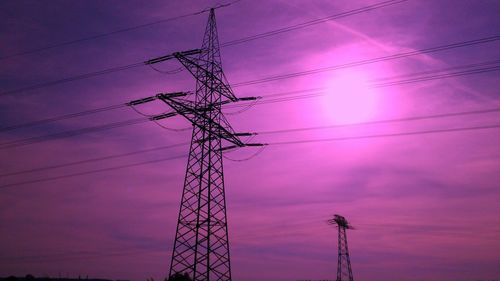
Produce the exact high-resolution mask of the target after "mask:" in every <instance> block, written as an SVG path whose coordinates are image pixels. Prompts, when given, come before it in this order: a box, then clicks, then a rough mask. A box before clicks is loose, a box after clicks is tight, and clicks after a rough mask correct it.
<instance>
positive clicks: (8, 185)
mask: <svg viewBox="0 0 500 281" xmlns="http://www.w3.org/2000/svg"><path fill="white" fill-rule="evenodd" d="M185 157H187V154H184V155H178V156H174V157H168V158H161V159H156V160H149V161H143V162H137V163H132V164H125V165H119V166H113V167H109V168H103V169H95V170H89V171H84V172H79V173H73V174H67V175H62V176H55V177H48V178H42V179H36V180H28V181H22V182H17V183H12V184H5V185H0V188H7V187H12V186H18V185H26V184H31V183H39V182H46V181H53V180H58V179H64V178H71V177H77V176H83V175H88V174H95V173H101V172H108V171H113V170H118V169H124V168H130V167H136V166H142V165H146V164H154V163H159V162H164V161H170V160H175V159H180V158H185Z"/></svg>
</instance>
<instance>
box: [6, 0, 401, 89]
mask: <svg viewBox="0 0 500 281" xmlns="http://www.w3.org/2000/svg"><path fill="white" fill-rule="evenodd" d="M404 1H407V0H397V1H396V0H391V1H384V2H381V3H380V5H381V6H380V7H379V6H378V4H374V5H370V6H366V7H362V8H359V9H356V10H353V11H357V12H355V13H352V12H353V11H348V12H344V13H341V14H338V15H334V16H331V17H335V16H339V15H342V17H346V16H348V15H351V13H352V15H355V14H359V13H361V11H360V10H363V11H365V12H367V11H371V10H373V9H376V8H381V7H385V6H387V5H388V3H389V2H404ZM236 2H239V1H233V2H231V3H229V4H222V5H219V6H218V7H219V8H222V7H227V6H229V5H232V4H234V3H236ZM206 11H208V9H205V10H202V11H200V12H197V13H196V14H199V13H204V12H206ZM181 17H185V16H181ZM320 20H322V21H319V22H318V23H320V22H325V21H326V20H325V19H320ZM152 24H154V23H152ZM149 25H151V24H149ZM294 26H295V28H294V29H292V30H296V29H298V28H299V27H297V25H294ZM290 27H293V26H290ZM304 27H305V26H304ZM285 28H287V27H285ZM285 28H281V29H278V30H282V29H285ZM278 30H275V31H278ZM271 32H272V31H268V32H265V33H262V34H260V35H262V36H264V35H265V36H264V37H268V36H271V35H273V34H270V33H271ZM279 33H282V32H279ZM113 34H114V33H113ZM255 36H256V35H254V36H250V37H245V38H241V39H238V40H243V39H244V40H245V42H248V41H251V40H254V39H258V38H254V37H255ZM99 37H102V36H99ZM252 38H254V39H252ZM76 41H79V42H83V41H86V40H85V39H83V40H76ZM234 41H236V40H233V43H230V42H228V43H230V44H229V45H227V46H230V45H234V44H236V43H234ZM75 43H76V42H75ZM228 43H226V44H228ZM239 43H242V42H238V43H237V44H239ZM66 45H67V44H66ZM222 45H223V44H222ZM42 49H43V48H42ZM45 49H47V48H45ZM35 51H36V50H35ZM35 51H32V52H35ZM144 65H145V64H144V62H142V61H141V62H136V63H132V64H128V65H124V66H119V67H111V68H108V69H104V70H101V71H95V72H88V73H85V74H80V75H76V76H71V77H67V78H62V79H57V80H54V81H49V82H43V83H40V84H35V85H31V86H26V87H20V88H17V89H12V90H8V91H5V92H0V96H3V95H12V94H15V93H22V92H26V91H30V90H35V89H40V88H44V87H48V86H53V85H57V84H61V83H67V82H72V81H76V80H81V79H87V78H91V77H95V76H100V75H104V74H109V73H113V72H117V71H122V70H126V69H131V68H136V67H139V66H144ZM157 71H158V70H157Z"/></svg>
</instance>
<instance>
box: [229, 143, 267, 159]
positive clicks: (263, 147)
mask: <svg viewBox="0 0 500 281" xmlns="http://www.w3.org/2000/svg"><path fill="white" fill-rule="evenodd" d="M264 149H266V146H261V147H260V148H259V149H257V151H256V152H254V153H253V154H252V155H250V156H248V157H246V158H242V159H234V158H229V157H227V156H226V155H224V154H222V157H224V158H225V159H227V160H229V161H233V162H243V161H248V160H250V159H252V158H255V157H256V156H257V155H259V154H261V153H262V152H263V151H264ZM232 151H235V150H232Z"/></svg>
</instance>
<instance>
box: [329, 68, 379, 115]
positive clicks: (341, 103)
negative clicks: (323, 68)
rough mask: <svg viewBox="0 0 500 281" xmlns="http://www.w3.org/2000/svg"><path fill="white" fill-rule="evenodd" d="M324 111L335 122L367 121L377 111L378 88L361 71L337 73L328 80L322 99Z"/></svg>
mask: <svg viewBox="0 0 500 281" xmlns="http://www.w3.org/2000/svg"><path fill="white" fill-rule="evenodd" d="M321 104H322V107H323V109H324V112H325V113H326V115H327V116H328V118H329V119H331V120H333V121H334V123H335V124H349V123H359V122H365V121H368V120H370V119H372V118H373V117H374V115H375V114H376V113H377V104H378V99H377V93H376V89H374V88H373V87H371V86H370V85H369V84H368V79H367V77H366V75H364V74H363V73H361V72H353V71H351V72H342V73H340V72H339V73H337V74H335V76H333V77H332V78H331V79H329V80H328V82H327V87H326V93H325V95H324V97H323V98H322V100H321Z"/></svg>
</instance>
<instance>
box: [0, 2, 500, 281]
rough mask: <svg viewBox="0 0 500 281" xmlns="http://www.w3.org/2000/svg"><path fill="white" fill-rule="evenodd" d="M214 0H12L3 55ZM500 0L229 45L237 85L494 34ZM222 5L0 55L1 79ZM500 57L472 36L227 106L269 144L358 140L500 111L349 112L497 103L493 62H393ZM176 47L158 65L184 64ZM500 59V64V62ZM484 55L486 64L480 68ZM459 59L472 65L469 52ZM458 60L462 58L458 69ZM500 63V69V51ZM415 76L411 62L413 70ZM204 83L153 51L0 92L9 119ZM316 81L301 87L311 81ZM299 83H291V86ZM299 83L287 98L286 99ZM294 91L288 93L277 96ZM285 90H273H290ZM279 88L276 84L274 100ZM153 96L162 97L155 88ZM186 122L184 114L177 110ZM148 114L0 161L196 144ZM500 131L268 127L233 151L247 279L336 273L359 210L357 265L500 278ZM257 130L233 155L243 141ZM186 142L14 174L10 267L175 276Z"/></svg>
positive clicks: (305, 14) (253, 8) (174, 123)
mask: <svg viewBox="0 0 500 281" xmlns="http://www.w3.org/2000/svg"><path fill="white" fill-rule="evenodd" d="M218 3H221V2H217V1H1V2H0V34H1V36H0V38H1V40H0V57H5V56H8V55H11V54H16V53H19V52H23V51H27V50H32V49H36V48H40V47H45V46H49V45H52V44H55V43H60V42H66V41H71V40H75V39H79V38H84V37H89V36H93V35H97V34H101V33H106V32H110V31H114V30H118V29H121V28H125V27H130V26H136V25H140V24H144V23H149V22H154V21H158V20H162V19H165V18H170V17H176V16H179V15H184V14H189V13H193V12H196V11H200V10H202V9H204V8H207V7H211V6H214V5H216V4H218ZM374 3H377V1H371V0H370V1H348V0H339V1H319V0H317V1H305V0H302V1H289V0H286V1H285V0H283V1H263V0H259V1H249V0H243V1H240V2H238V3H235V4H233V5H231V6H229V7H226V8H223V9H219V10H217V11H216V16H217V24H218V30H219V39H220V41H221V42H228V41H231V40H235V39H240V38H243V37H247V36H251V35H255V34H259V33H262V32H266V31H270V30H275V29H278V28H282V27H287V26H291V25H294V24H299V23H302V22H306V21H309V20H313V19H317V18H323V17H326V16H330V15H335V14H339V13H341V12H344V11H349V10H354V9H357V8H361V7H364V6H367V5H370V4H374ZM499 14H500V1H495V0H490V1H489V0H481V1H473V0H459V1H455V0H436V1H431V0H420V1H418V0H410V1H407V2H403V3H399V4H396V5H393V6H389V7H384V8H380V9H377V10H373V11H370V12H365V13H360V14H357V15H352V16H349V17H345V18H341V19H337V20H335V21H329V22H325V23H321V24H317V25H312V26H309V27H306V28H303V29H298V30H294V31H290V32H286V33H282V34H278V35H275V36H270V37H266V38H262V39H258V40H254V41H250V42H246V43H242V44H238V45H234V46H229V47H225V48H222V49H221V55H222V60H223V66H224V71H225V73H226V76H227V78H228V80H229V82H230V83H233V84H235V83H240V82H246V81H249V80H254V79H260V78H266V77H269V76H274V75H281V74H288V73H292V72H300V71H305V70H310V69H317V68H321V67H328V66H334V65H339V64H343V63H349V62H353V61H360V60H365V59H371V58H376V57H382V56H388V55H392V54H398V53H403V52H410V51H414V50H420V49H424V48H429V47H435V46H441V45H447V44H451V43H456V42H462V41H468V40H474V39H480V38H485V37H491V36H498V35H499V33H498V31H500V18H499V16H498V15H499ZM207 16H208V14H207V13H204V14H200V15H196V16H190V17H185V18H183V19H179V20H175V21H171V22H167V23H162V24H157V25H152V26H149V27H144V28H140V29H137V30H133V31H130V32H124V33H119V34H115V35H112V36H108V37H104V38H100V39H96V40H89V41H85V42H82V43H78V44H73V45H68V46H64V47H59V48H53V49H50V50H45V51H41V52H36V53H32V54H28V55H23V56H16V57H11V58H5V59H2V60H0V77H1V78H0V92H7V91H9V90H13V89H17V88H21V87H24V86H30V85H34V84H39V83H43V82H47V81H52V80H57V79H60V78H65V77H71V76H75V75H79V74H82V73H87V72H93V71H98V70H102V69H106V68H109V67H115V66H120V65H128V64H131V63H136V62H141V61H145V60H147V59H150V58H153V57H157V56H160V55H165V54H169V53H172V52H175V51H182V50H188V49H194V48H199V47H200V46H201V40H202V36H203V32H204V29H205V24H206V21H207ZM498 59H500V43H499V41H498V40H497V41H494V42H490V43H484V44H477V45H473V46H468V47H461V48H456V49H452V50H447V51H440V52H435V53H429V54H423V55H415V56H411V57H408V58H402V59H397V60H389V61H383V62H378V63H373V64H368V65H362V66H358V67H351V68H345V69H340V70H337V71H327V72H321V73H317V74H313V75H307V76H300V77H296V78H293V79H283V80H278V81H274V82H269V83H260V84H255V85H249V86H240V87H235V88H234V91H235V94H236V95H237V96H239V97H243V96H255V95H258V96H263V97H266V96H271V95H273V94H279V93H285V92H290V91H300V90H304V89H312V88H321V89H322V90H320V91H318V90H316V91H315V92H314V93H320V95H314V96H313V97H308V98H296V99H292V100H288V101H282V102H274V103H271V102H269V103H264V104H261V105H256V106H254V107H252V108H250V109H249V110H247V111H244V112H241V113H238V111H239V110H240V109H242V108H228V109H227V110H226V112H227V113H238V114H233V115H228V119H229V120H230V121H231V124H232V125H233V128H235V130H237V131H240V132H261V134H260V135H258V136H257V137H256V138H255V139H254V142H264V143H271V144H272V143H277V142H290V141H298V140H318V139H331V138H350V137H356V136H373V135H388V134H399V133H406V132H421V131H429V130H441V129H451V128H462V127H468V128H470V127H481V126H495V125H500V124H499V123H498V121H497V120H498V119H499V117H500V113H499V112H497V113H495V112H492V113H487V114H476V115H460V116H455V117H448V118H434V119H426V120H419V121H405V122H394V123H382V124H371V125H362V126H359V125H358V126H350V127H336V128H330V129H323V130H309V131H297V132H290V133H267V134H266V133H265V132H266V131H275V130H282V129H293V128H304V127H315V126H328V125H341V124H347V123H357V122H369V121H375V120H384V119H395V118H403V117H412V116H428V115H435V114H443V113H452V112H464V111H472V110H483V109H496V108H500V93H499V92H498V89H499V88H500V79H499V78H498V74H499V73H498V71H490V72H486V73H480V74H474V75H464V76H457V77H451V78H446V79H435V80H431V81H424V82H419V83H409V84H401V85H396V86H390V87H375V88H374V87H370V86H367V85H366V83H365V82H367V83H368V84H370V83H371V84H373V83H380V82H386V80H378V79H382V78H388V77H393V78H392V80H390V81H400V80H404V79H408V77H409V76H408V77H400V76H401V75H407V74H413V73H419V72H425V71H434V70H439V69H446V68H450V67H457V66H464V65H470V64H477V63H483V62H492V61H495V60H498ZM179 66H180V64H179V63H178V62H176V61H169V62H166V63H163V64H159V65H157V66H156V67H157V68H158V69H160V70H165V71H167V70H172V69H175V68H177V67H179ZM493 66H496V67H498V64H493ZM481 68H483V67H481ZM459 70H460V69H459ZM459 70H456V69H455V70H452V71H448V73H449V72H454V71H459ZM497 70H498V69H497ZM410 78H413V76H412V77H410ZM183 90H184V91H185V90H194V81H193V79H192V77H191V76H190V75H189V74H188V73H187V72H186V71H184V72H181V73H179V74H175V75H166V74H162V73H160V72H158V71H155V70H153V69H151V68H149V67H146V66H144V67H138V68H133V69H130V70H125V71H121V72H116V73H112V74H108V75H102V76H97V77H94V78H90V79H85V80H78V81H73V82H69V83H64V84H58V85H54V86H50V87H44V88H40V89H35V90H31V91H25V92H19V93H15V94H12V95H2V96H1V100H0V128H1V127H7V126H11V125H16V124H22V123H26V122H31V121H34V120H40V119H44V118H49V117H54V116H60V115H64V114H69V113H74V112H80V111H84V110H90V109H94V108H100V107H105V106H110V105H116V104H121V103H124V102H127V101H130V100H132V99H138V98H142V97H146V96H151V95H154V94H156V93H158V92H168V91H183ZM304 94H307V93H304V92H299V93H297V94H296V95H300V96H302V95H304ZM288 96H290V95H288ZM288 96H285V97H288ZM278 97H281V96H278ZM278 97H272V98H278ZM272 98H271V97H268V98H267V99H266V98H264V99H262V101H263V102H264V101H266V100H271V99H272ZM139 109H140V110H142V111H144V112H145V113H148V114H154V113H160V112H162V111H166V110H167V108H166V106H162V105H161V104H156V105H152V106H144V107H140V108H139ZM139 117H140V115H138V114H137V113H136V112H134V111H133V110H131V109H130V108H121V109H116V110H110V111H106V112H102V113H99V114H93V115H89V116H84V117H80V118H71V119H67V120H63V121H59V122H53V123H49V124H44V125H41V126H36V127H27V128H22V129H18V130H11V131H1V132H0V138H1V142H2V143H8V142H10V141H15V140H19V139H26V138H30V137H35V136H42V135H47V134H52V133H57V132H63V131H69V130H75V129H80V128H85V127H89V126H97V125H104V124H108V123H113V122H119V121H123V120H129V119H134V118H139ZM162 124H163V125H165V126H168V127H171V128H184V127H186V126H187V125H188V124H187V122H185V121H183V120H182V119H181V118H174V119H171V120H166V121H162ZM189 139H190V131H189V130H188V131H182V132H174V131H169V130H166V129H162V128H161V127H159V126H157V125H155V124H153V123H142V124H138V125H132V126H126V127H122V128H117V129H112V130H106V131H99V132H94V133H90V134H84V135H80V136H76V137H71V138H60V139H54V140H51V141H46V142H38V143H34V144H31V145H25V146H19V147H11V148H2V147H1V146H2V145H0V159H1V161H0V171H1V172H0V173H1V174H7V173H13V172H17V171H22V170H26V169H34V168H39V167H47V166H51V165H58V164H64V163H68V162H74V161H80V160H85V159H90V158H96V157H105V156H108V155H115V154H123V153H127V152H131V151H137V150H142V149H148V148H155V147H160V146H166V145H169V144H178V143H184V142H188V141H189ZM499 143H500V129H494V128H493V129H482V130H466V131H456V132H448V133H439V134H438V133H436V134H415V135H407V136H397V137H380V138H360V139H349V140H342V141H325V142H312V143H300V144H287V145H269V146H268V147H266V149H265V150H263V152H262V153H261V154H258V155H257V156H256V157H254V158H251V159H250V160H248V161H242V162H238V161H230V160H229V159H228V160H225V179H226V194H227V207H228V219H229V234H230V244H231V258H232V259H231V261H232V269H233V279H234V280H237V281H254V280H261V279H264V278H266V279H270V280H277V281H285V280H290V281H293V280H299V279H334V278H335V274H336V261H337V260H336V255H337V248H336V243H337V238H336V229H335V228H333V227H331V226H329V225H327V224H326V220H327V219H328V218H330V217H331V216H332V215H333V214H336V213H338V214H341V215H343V216H345V217H346V218H347V219H348V220H349V221H350V222H351V223H352V224H353V225H354V226H355V227H356V230H353V231H349V232H348V240H349V249H350V253H351V262H352V267H353V271H354V277H355V278H356V279H357V280H370V281H378V280H384V281H393V280H398V281H401V280H412V281H413V280H415V281H417V280H426V281H432V280H436V281H437V280H444V281H448V280H450V281H451V280H459V281H460V280H464V281H465V280H479V279H482V280H491V279H497V280H499V279H500V204H499V202H500V187H499V186H498V185H499V182H500V150H499ZM187 152H188V146H187V145H184V146H178V147H175V148H172V149H164V150H157V151H154V152H150V153H141V154H135V155H130V156H127V157H121V158H113V159H108V160H106V161H98V162H91V163H86V164H81V165H73V166H68V167H64V168H58V169H51V170H44V171H39V172H33V173H27V174H21V175H13V176H2V177H0V185H2V186H3V185H10V184H14V183H19V182H24V181H30V180H37V179H46V178H50V177H57V176H61V175H69V174H74V173H80V172H85V171H91V170H96V169H106V168H109V167H116V166H120V165H127V164H133V163H139V162H144V161H149V160H155V159H163V158H169V157H173V156H182V155H185V154H186V153H187ZM254 152H255V149H254V148H244V149H241V150H238V151H236V152H232V153H228V154H227V157H228V158H231V159H246V158H248V157H249V156H252V155H253V154H254ZM186 160H187V157H181V158H178V159H175V160H171V161H163V162H158V163H156V164H149V165H140V166H135V167H130V168H125V169H117V170H112V171H107V172H100V173H92V174H87V175H82V176H75V177H68V178H64V179H58V180H52V181H43V182H38V183H33V184H24V185H15V186H10V187H5V188H0V194H1V195H0V237H1V239H0V249H1V251H0V276H6V275H25V274H28V273H31V274H34V275H35V276H41V275H49V276H58V275H59V274H61V275H62V276H70V277H77V276H78V275H81V276H86V275H88V276H89V277H101V278H112V279H130V280H134V281H135V280H145V279H146V278H150V277H154V278H155V280H163V278H164V277H165V276H166V273H167V271H168V267H169V262H170V254H171V247H172V242H173V238H174V234H175V222H176V219H177V214H178V205H179V201H180V196H181V191H182V184H183V177H184V172H185V171H184V170H185V165H186Z"/></svg>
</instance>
